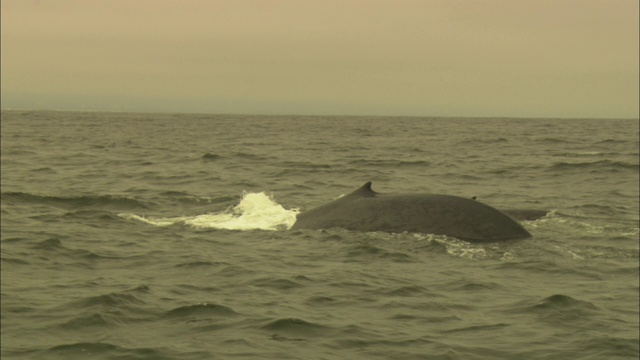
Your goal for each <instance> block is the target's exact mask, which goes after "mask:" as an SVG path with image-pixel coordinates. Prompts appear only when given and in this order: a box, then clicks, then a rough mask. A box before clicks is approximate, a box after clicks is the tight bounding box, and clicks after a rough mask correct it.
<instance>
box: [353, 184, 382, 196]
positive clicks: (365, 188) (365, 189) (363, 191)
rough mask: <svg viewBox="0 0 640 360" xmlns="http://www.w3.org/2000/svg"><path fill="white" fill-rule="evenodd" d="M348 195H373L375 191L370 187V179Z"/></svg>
mask: <svg viewBox="0 0 640 360" xmlns="http://www.w3.org/2000/svg"><path fill="white" fill-rule="evenodd" d="M349 195H356V196H363V197H368V196H375V195H376V192H375V191H373V190H372V189H371V181H367V182H366V183H365V184H364V185H362V186H361V187H360V188H359V189H358V190H356V191H354V192H352V193H351V194H349Z"/></svg>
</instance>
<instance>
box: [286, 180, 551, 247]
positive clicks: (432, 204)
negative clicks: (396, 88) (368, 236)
mask: <svg viewBox="0 0 640 360" xmlns="http://www.w3.org/2000/svg"><path fill="white" fill-rule="evenodd" d="M371 186H372V183H371V181H369V182H367V183H365V184H364V185H363V186H362V187H360V188H359V189H357V190H355V191H353V192H352V193H350V194H348V195H345V196H342V197H340V198H337V199H335V200H333V201H331V202H329V203H327V204H324V205H320V206H318V207H315V208H312V209H310V210H307V211H304V212H301V213H299V214H298V215H297V218H296V222H295V223H294V224H293V226H292V227H291V230H299V229H330V228H342V229H345V230H351V231H361V232H375V231H380V232H387V233H403V232H410V233H424V234H434V235H445V236H448V237H454V238H457V239H461V240H466V241H469V242H496V241H505V240H520V239H526V238H530V237H532V236H531V234H530V233H529V232H528V231H527V230H526V229H525V228H524V227H523V226H522V225H521V224H520V223H518V221H516V219H517V217H518V216H523V215H525V217H526V218H532V217H534V215H535V216H542V213H543V212H542V211H540V212H535V213H534V212H532V213H528V212H527V211H526V210H516V211H515V212H514V213H513V214H512V215H511V216H510V215H509V214H507V213H505V212H503V211H500V210H498V209H496V208H493V207H491V206H489V205H486V204H484V203H482V202H481V201H478V200H477V199H475V198H473V199H471V198H465V197H460V196H454V195H441V194H386V193H378V192H375V191H374V190H373V189H372V188H371ZM544 213H545V214H546V212H544Z"/></svg>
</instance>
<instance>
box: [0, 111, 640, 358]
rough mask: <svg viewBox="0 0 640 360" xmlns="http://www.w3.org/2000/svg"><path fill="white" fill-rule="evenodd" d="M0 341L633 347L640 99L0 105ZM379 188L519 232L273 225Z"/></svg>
mask: <svg viewBox="0 0 640 360" xmlns="http://www.w3.org/2000/svg"><path fill="white" fill-rule="evenodd" d="M1 125H2V132H1V136H2V138H1V144H2V148H1V150H2V153H1V156H2V157H1V166H2V168H1V171H2V183H1V186H2V202H1V205H2V207H1V215H2V223H1V246H2V262H1V264H2V271H1V275H2V279H1V280H2V291H1V296H2V297H1V305H2V306H1V309H2V313H1V331H2V333H1V349H2V351H1V355H2V358H3V359H637V358H638V356H639V345H638V343H639V341H640V335H639V329H640V321H639V306H640V304H639V291H640V286H639V285H640V284H639V270H640V268H639V254H640V250H639V232H638V227H639V214H640V211H639V155H638V149H639V129H638V120H615V119H507V118H495V119H494V118H477V119H476V118H429V117H415V118H410V117H366V116H362V117H340V116H258V115H255V116H248V115H247V116H241V115H206V114H137V113H107V112H55V111H17V110H11V111H4V110H3V111H2V118H1ZM367 181H372V182H373V189H374V190H375V191H378V192H382V193H439V194H450V195H458V196H464V197H473V196H475V197H477V200H478V201H481V202H483V203H486V204H489V205H491V206H494V207H497V208H522V209H538V210H548V211H549V214H548V215H546V216H545V217H543V218H541V219H538V220H531V221H523V222H522V224H523V226H524V227H525V228H526V229H527V230H528V231H529V232H530V233H531V234H532V235H533V237H532V238H530V239H525V240H517V241H507V242H499V243H469V242H465V241H462V240H459V239H455V238H450V237H446V236H442V235H434V234H418V233H383V232H371V233H362V232H352V231H346V230H342V229H335V228H334V229H325V230H288V229H289V228H290V227H291V226H292V225H293V223H294V222H295V219H296V214H297V213H298V212H300V211H304V210H305V209H310V208H313V207H315V206H318V205H321V204H324V203H327V202H329V201H331V200H333V199H335V198H337V197H339V196H340V195H343V194H348V193H350V192H351V191H353V190H355V189H357V188H358V187H360V186H362V185H363V184H364V183H365V182H367Z"/></svg>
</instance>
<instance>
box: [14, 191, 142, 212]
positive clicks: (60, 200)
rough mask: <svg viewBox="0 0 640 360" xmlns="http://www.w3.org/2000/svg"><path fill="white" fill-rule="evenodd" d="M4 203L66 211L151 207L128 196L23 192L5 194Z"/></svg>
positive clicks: (121, 209)
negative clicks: (42, 206) (52, 194)
mask: <svg viewBox="0 0 640 360" xmlns="http://www.w3.org/2000/svg"><path fill="white" fill-rule="evenodd" d="M2 202H3V203H7V204H12V205H23V204H36V205H47V206H51V207H56V208H62V209H65V210H78V209H87V208H89V209H102V210H120V211H123V210H129V211H131V210H148V209H149V208H150V207H151V206H150V205H149V204H147V203H145V202H142V201H139V200H136V199H134V198H131V197H128V196H113V195H97V196H90V195H88V196H69V197H65V196H50V195H35V194H29V193H23V192H3V193H2Z"/></svg>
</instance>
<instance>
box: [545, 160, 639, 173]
mask: <svg viewBox="0 0 640 360" xmlns="http://www.w3.org/2000/svg"><path fill="white" fill-rule="evenodd" d="M639 168H640V165H639V164H632V163H628V162H625V161H613V160H599V161H592V162H575V163H570V162H557V163H555V164H553V165H552V166H551V167H549V168H548V169H549V170H550V171H570V170H581V171H585V170H590V171H591V172H600V171H607V172H611V171H627V170H633V171H638V169H639Z"/></svg>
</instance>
